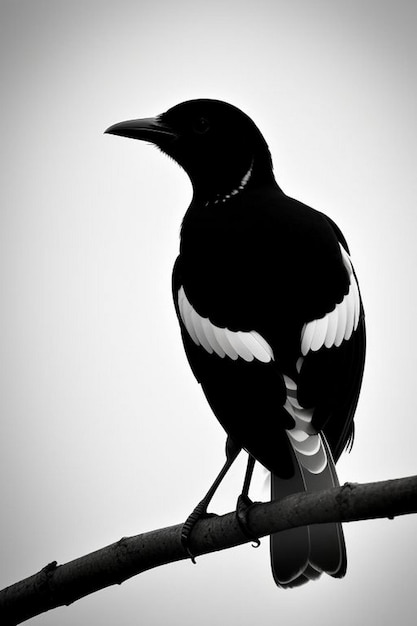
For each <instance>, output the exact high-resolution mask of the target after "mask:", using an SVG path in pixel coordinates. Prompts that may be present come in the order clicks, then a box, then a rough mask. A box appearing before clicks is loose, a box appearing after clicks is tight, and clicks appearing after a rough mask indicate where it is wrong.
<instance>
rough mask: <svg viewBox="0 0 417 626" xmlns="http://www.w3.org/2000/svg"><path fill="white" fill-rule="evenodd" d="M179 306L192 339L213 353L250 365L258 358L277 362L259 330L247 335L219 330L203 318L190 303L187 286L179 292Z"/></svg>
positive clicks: (223, 329) (206, 318)
mask: <svg viewBox="0 0 417 626" xmlns="http://www.w3.org/2000/svg"><path fill="white" fill-rule="evenodd" d="M178 307H179V311H180V316H181V319H182V321H183V323H184V326H185V328H186V329H187V332H188V334H189V335H190V337H191V339H192V340H193V341H194V343H195V344H196V345H197V346H200V345H201V346H202V347H203V348H204V349H205V350H206V351H207V352H209V353H210V354H213V352H215V353H216V354H217V355H218V356H219V357H221V358H222V359H224V357H225V356H226V355H227V356H228V357H229V358H231V359H233V360H234V361H236V360H237V359H238V358H239V357H240V358H242V359H244V360H245V361H248V362H250V361H253V360H254V359H257V360H258V361H261V362H262V363H269V362H270V361H273V360H274V354H273V352H272V348H271V346H270V345H269V344H268V342H267V341H265V339H264V338H263V337H261V335H260V334H259V333H258V332H256V330H251V331H249V332H244V331H241V330H238V331H234V330H229V329H228V328H220V327H219V326H216V325H215V324H213V323H212V322H210V320H209V319H208V317H201V315H199V314H198V313H197V311H196V310H195V309H194V307H193V306H192V305H191V304H190V302H189V301H188V298H187V296H186V295H185V291H184V287H181V288H180V289H179V290H178Z"/></svg>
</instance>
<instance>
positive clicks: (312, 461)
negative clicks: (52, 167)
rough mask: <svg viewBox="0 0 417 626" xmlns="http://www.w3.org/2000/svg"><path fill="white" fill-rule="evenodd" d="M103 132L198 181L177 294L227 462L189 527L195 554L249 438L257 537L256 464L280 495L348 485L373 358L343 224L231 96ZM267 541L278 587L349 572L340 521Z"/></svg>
mask: <svg viewBox="0 0 417 626" xmlns="http://www.w3.org/2000/svg"><path fill="white" fill-rule="evenodd" d="M106 132H107V133H110V134H114V135H121V136H124V137H131V138H135V139H141V140H144V141H147V142H150V143H152V144H154V145H156V146H157V147H158V148H159V149H160V150H161V151H162V152H163V153H165V154H167V155H168V156H170V157H171V158H173V159H174V160H175V161H176V162H177V163H178V164H179V165H180V166H181V167H182V168H183V169H184V170H185V172H186V173H187V174H188V176H189V178H190V180H191V183H192V187H193V196H192V200H191V204H190V206H189V207H188V210H187V212H186V213H185V216H184V219H183V222H182V227H181V241H180V253H179V256H178V258H177V260H176V262H175V266H174V270H173V280H172V286H173V298H174V303H175V309H176V313H177V316H178V321H179V325H180V328H181V334H182V341H183V344H184V348H185V352H186V355H187V358H188V361H189V364H190V366H191V369H192V371H193V373H194V375H195V377H196V379H197V381H198V382H199V383H200V384H201V387H202V389H203V391H204V394H205V396H206V398H207V400H208V402H209V404H210V407H211V409H212V410H213V412H214V414H215V416H216V417H217V419H218V420H219V422H220V424H221V425H222V426H223V428H224V430H225V431H226V433H227V442H226V462H225V464H224V466H223V467H222V469H221V471H220V473H219V475H218V477H217V478H216V480H215V481H214V483H213V485H212V487H211V488H210V489H209V491H208V493H207V495H206V496H205V497H204V498H203V500H202V501H201V502H200V503H199V505H197V507H196V508H195V510H194V511H193V513H192V514H191V515H190V516H189V518H188V519H187V521H186V522H185V524H184V526H183V532H182V541H183V543H184V546H185V547H186V548H187V550H188V552H189V554H190V556H193V555H192V553H191V551H190V549H189V539H190V535H191V533H192V529H193V526H194V524H195V523H196V521H197V520H198V519H199V517H201V516H203V515H205V514H206V513H207V506H208V504H209V502H210V500H211V498H212V497H213V494H214V492H215V490H216V489H217V487H218V485H219V484H220V482H221V480H222V479H223V477H224V475H225V474H226V472H227V470H228V469H229V467H230V466H231V464H232V463H233V461H234V460H235V458H236V456H237V455H238V453H239V452H240V451H241V450H242V449H243V450H245V451H246V452H247V453H248V466H247V471H246V475H245V480H244V485H243V489H242V494H241V496H240V497H239V499H238V505H237V517H238V521H239V523H240V525H241V528H242V530H243V532H244V533H245V534H247V535H248V536H249V537H250V536H251V534H250V526H249V524H248V515H247V512H248V510H249V509H250V506H251V502H252V501H251V500H250V498H249V495H248V490H249V485H250V481H251V476H252V471H253V467H254V464H255V462H256V461H257V462H259V463H260V464H261V465H263V466H264V467H265V468H266V469H267V470H269V472H270V473H271V485H272V487H271V497H272V499H274V500H275V499H280V498H283V497H285V496H287V495H290V494H292V493H296V492H304V491H308V492H312V491H313V492H314V491H317V490H321V489H326V488H329V487H333V486H337V485H338V478H337V475H336V470H335V462H336V461H337V460H338V459H339V457H340V455H341V453H342V452H343V450H344V449H345V448H346V447H349V446H351V445H352V443H353V436H354V424H353V418H354V413H355V409H356V405H357V402H358V396H359V391H360V387H361V383H362V376H363V369H364V360H365V322H364V311H363V306H362V301H361V296H360V292H359V287H358V281H357V278H356V274H355V271H354V268H353V264H352V261H351V256H350V252H349V248H348V245H347V243H346V240H345V238H344V236H343V235H342V233H341V231H340V229H339V228H338V226H337V225H336V224H335V223H334V222H333V221H332V220H331V219H330V218H329V217H327V216H326V215H324V214H323V213H322V212H319V211H317V210H315V209H312V208H310V207H308V206H306V205H305V204H303V203H302V202H299V201H297V200H295V199H293V198H291V197H289V196H287V195H286V194H285V193H284V192H283V191H282V189H281V188H280V187H279V186H278V184H277V182H276V180H275V177H274V174H273V167H272V159H271V154H270V151H269V148H268V145H267V143H266V141H265V139H264V137H263V135H262V134H261V132H260V130H259V129H258V127H257V126H256V125H255V123H254V122H253V121H252V120H251V118H250V117H248V116H247V115H246V114H245V113H243V112H242V111H241V110H240V109H238V108H236V107H235V106H232V105H230V104H227V103H225V102H222V101H218V100H211V99H198V100H190V101H187V102H183V103H181V104H178V105H176V106H174V107H172V108H170V109H169V110H168V111H166V112H165V113H162V114H161V115H159V116H157V117H153V118H146V119H139V120H129V121H125V122H120V123H118V124H114V125H113V126H111V127H110V128H108V129H107V131H106ZM270 546H271V547H270V551H271V564H272V572H273V576H274V579H275V582H276V584H277V585H278V586H280V587H283V588H288V587H296V586H299V585H302V584H304V583H306V582H307V581H309V580H314V579H316V578H318V577H319V576H320V575H321V573H322V572H326V573H327V574H329V575H331V576H333V577H336V578H341V577H342V576H344V574H345V572H346V549H345V543H344V537H343V532H342V528H341V525H340V524H333V523H332V524H330V523H328V524H322V525H312V526H305V527H302V528H295V529H290V530H286V531H283V532H280V533H276V534H273V535H272V536H271V542H270Z"/></svg>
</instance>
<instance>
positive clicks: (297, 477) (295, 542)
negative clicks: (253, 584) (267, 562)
mask: <svg viewBox="0 0 417 626" xmlns="http://www.w3.org/2000/svg"><path fill="white" fill-rule="evenodd" d="M318 436H319V437H320V448H321V449H320V452H319V453H320V454H321V455H323V454H324V455H325V462H324V463H321V465H320V468H319V469H320V471H317V469H318V468H317V467H314V465H311V466H310V468H308V467H306V465H308V463H306V462H305V461H306V460H308V457H306V456H304V455H303V454H302V453H300V452H299V451H297V449H294V448H293V449H294V457H295V458H294V460H295V473H294V476H293V477H292V478H289V479H282V478H279V477H277V476H275V475H274V474H272V476H271V491H272V493H271V496H272V499H273V500H280V499H282V498H283V497H285V496H288V495H291V494H293V493H298V492H302V491H309V492H311V491H319V490H321V489H328V488H330V487H336V486H337V485H338V484H339V481H338V479H337V474H336V470H335V466H334V462H333V458H332V455H331V452H330V450H329V446H328V444H327V441H326V438H325V436H324V435H323V434H320V435H318ZM323 465H324V467H323ZM312 470H313V471H312ZM271 565H272V573H273V576H274V580H275V582H276V584H277V585H278V586H279V587H284V588H287V587H298V586H300V585H303V584H304V583H306V582H308V581H309V580H315V579H316V578H318V577H319V576H320V575H321V574H322V572H326V573H327V574H329V575H330V576H334V577H335V578H341V577H342V576H344V575H345V573H346V549H345V541H344V537H343V531H342V527H341V525H340V524H337V523H327V524H314V525H312V526H303V527H300V528H291V529H289V530H284V531H282V532H280V533H276V534H274V535H271Z"/></svg>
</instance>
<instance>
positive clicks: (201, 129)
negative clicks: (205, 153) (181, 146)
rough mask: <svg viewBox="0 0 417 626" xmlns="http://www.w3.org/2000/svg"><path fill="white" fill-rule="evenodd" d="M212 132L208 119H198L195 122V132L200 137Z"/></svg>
mask: <svg viewBox="0 0 417 626" xmlns="http://www.w3.org/2000/svg"><path fill="white" fill-rule="evenodd" d="M208 130H210V122H209V121H208V119H207V118H206V117H198V118H197V119H195V120H194V122H193V131H194V132H195V133H197V134H198V135H204V133H206V132H207V131H208Z"/></svg>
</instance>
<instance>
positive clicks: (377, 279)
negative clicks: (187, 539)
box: [0, 0, 417, 626]
mask: <svg viewBox="0 0 417 626" xmlns="http://www.w3.org/2000/svg"><path fill="white" fill-rule="evenodd" d="M0 7H1V16H0V17H1V19H0V30H1V32H0V46H1V51H0V63H1V89H2V115H1V117H0V125H1V131H0V138H1V148H2V150H1V159H2V161H1V168H0V175H1V183H0V194H1V205H0V206H1V209H0V211H1V212H0V297H1V309H0V412H1V458H0V463H1V473H0V476H1V480H0V499H1V503H2V506H1V511H2V512H1V518H0V537H1V540H0V562H1V571H0V579H1V580H0V582H1V585H2V586H5V585H7V584H10V583H13V582H14V581H16V580H19V579H21V578H23V577H25V576H28V575H30V574H32V573H34V572H35V571H37V570H38V569H40V568H41V567H43V566H44V565H45V564H46V563H48V562H49V561H51V560H54V559H56V560H58V562H61V563H62V562H66V561H68V560H71V559H73V558H76V557H78V556H80V555H82V554H84V553H87V552H90V551H92V550H94V549H97V548H99V547H102V546H104V545H107V544H109V543H112V542H113V541H115V540H117V539H119V538H120V537H121V536H123V535H131V534H136V533H138V532H142V531H146V530H150V529H153V528H157V527H162V526H166V525H169V524H174V523H179V522H180V521H182V520H184V518H185V517H186V515H187V514H188V513H189V512H190V511H191V509H192V508H193V506H194V505H195V504H196V503H197V501H198V500H199V499H200V497H201V496H202V495H203V492H204V491H205V489H206V488H207V486H208V484H209V483H210V481H211V480H212V478H213V476H214V475H215V473H216V472H217V470H218V468H219V466H220V464H221V463H222V461H223V445H224V435H223V432H222V429H221V428H220V426H219V425H218V424H217V422H216V420H215V419H214V417H213V416H212V415H211V413H210V410H209V407H208V406H207V404H206V402H205V400H204V398H203V395H202V393H201V391H200V389H199V388H198V385H197V384H196V383H195V381H194V379H193V377H192V374H191V372H190V371H189V368H188V365H187V363H186V360H185V356H184V354H183V350H182V346H181V342H180V337H179V332H178V327H177V322H176V319H175V314H174V310H173V306H172V303H171V294H170V273H171V266H172V264H173V261H174V259H175V256H176V253H177V248H178V234H179V227H180V222H181V218H182V215H183V213H184V211H185V209H186V207H187V205H188V202H189V200H190V195H191V187H190V184H189V182H188V180H187V177H186V176H185V174H184V173H183V172H182V171H181V170H180V169H179V168H178V167H177V166H176V165H174V164H173V163H172V162H171V161H170V160H168V159H166V158H164V157H163V156H162V155H160V154H159V153H158V151H157V150H155V149H152V148H151V147H149V146H146V145H145V144H143V143H138V142H134V141H131V140H125V139H121V138H118V137H112V136H103V131H104V129H105V128H106V127H107V126H109V125H110V124H112V123H114V122H117V121H120V120H123V119H128V118H132V117H146V116H150V115H154V114H157V113H160V112H162V111H164V110H165V109H167V108H168V107H170V106H172V105H174V104H176V103H177V102H180V101H182V100H186V99H189V98H194V97H213V98H220V99H224V100H228V101H230V102H232V103H234V104H236V105H237V106H239V107H241V108H243V109H244V110H245V111H246V112H247V113H248V114H249V115H251V116H252V117H253V118H254V119H255V121H256V123H257V124H258V125H259V127H260V128H261V129H262V131H263V133H264V134H265V136H266V138H267V141H268V143H269V145H270V148H271V151H272V154H273V158H274V164H275V172H276V175H277V179H278V181H279V183H280V185H281V186H282V187H283V189H284V190H285V191H286V192H287V193H288V194H289V195H293V196H295V197H297V198H299V199H300V200H303V201H305V202H307V203H308V204H310V205H312V206H314V207H316V208H318V209H320V210H323V211H325V212H327V213H328V214H329V215H330V216H331V217H332V218H333V219H334V220H335V221H336V222H337V223H338V224H339V226H340V227H341V228H342V230H343V231H344V233H345V235H346V237H347V238H348V241H349V243H350V246H351V252H352V257H353V260H354V263H355V267H356V269H357V272H358V275H359V279H360V283H361V287H362V292H363V296H364V301H365V305H366V312H367V320H368V335H369V348H368V360H367V370H366V377H365V383H364V387H363V393H362V396H361V401H360V405H359V409H358V412H357V420H356V422H357V436H356V443H355V446H354V449H353V452H352V453H351V454H350V455H345V456H344V457H343V459H342V460H341V461H340V463H339V475H340V479H341V481H342V482H344V481H346V480H350V481H360V482H362V481H372V480H380V479H386V478H394V477H400V476H405V475H410V474H413V473H415V472H416V462H415V459H416V437H417V425H416V424H417V420H416V415H415V411H416V410H415V388H416V379H417V377H416V374H415V369H416V368H415V354H416V341H417V338H416V332H415V326H416V318H417V311H416V298H415V289H414V285H415V281H416V250H415V237H416V235H415V233H416V208H415V197H416V174H415V168H416V139H417V137H416V116H415V111H416V81H415V77H416V49H417V44H416V39H415V25H416V13H417V11H416V8H415V7H416V5H415V3H413V2H404V1H398V0H396V1H395V2H381V1H366V2H363V1H361V2H357V1H352V2H338V1H315V2H310V1H307V0H292V1H291V2H283V1H277V0H275V1H271V2H267V1H263V0H258V1H257V2H256V3H255V2H253V3H250V2H246V3H245V2H227V1H223V2H217V1H216V0H212V1H211V2H207V1H206V0H205V1H204V2H199V1H196V0H194V1H192V2H191V1H190V2H186V1H184V0H180V1H178V2H162V1H158V0H152V1H149V2H129V1H127V0H119V1H118V2H106V1H102V2H98V1H87V2H86V1H82V2H81V1H73V2H71V3H69V2H63V1H60V0H55V1H54V2H52V1H46V0H36V1H33V0H32V1H24V0H16V1H14V2H11V1H5V0H2V2H1V5H0ZM244 462H245V459H244V458H243V455H242V459H241V460H240V462H239V463H238V464H237V465H236V467H235V468H234V470H233V472H232V473H231V475H230V477H229V478H228V480H227V481H226V482H225V484H224V486H223V488H222V490H221V492H220V493H219V495H218V497H217V498H216V502H215V503H214V507H213V508H214V509H216V510H217V511H219V512H220V511H224V512H225V511H229V510H231V509H232V508H233V506H234V503H235V497H236V495H237V493H238V490H239V488H240V486H241V478H242V475H243V468H244ZM252 495H253V497H254V498H258V499H260V498H263V499H266V498H267V497H268V492H267V489H266V487H265V476H264V473H263V472H262V471H259V472H258V474H257V477H256V482H255V488H254V491H253V493H252ZM345 533H346V540H347V545H348V554H349V569H348V574H347V577H346V578H345V579H344V580H343V581H342V582H341V581H335V580H333V579H330V578H328V577H325V578H322V580H321V581H320V582H317V583H312V584H310V585H308V586H306V587H305V588H302V589H300V590H296V591H289V592H283V591H280V590H278V589H276V588H275V586H274V584H273V582H272V578H271V575H270V571H269V564H268V542H267V541H266V540H265V541H263V544H262V547H261V548H260V549H259V550H253V549H252V548H251V547H250V546H244V547H241V548H237V549H234V550H229V551H225V552H222V553H218V554H214V555H210V556H207V557H203V558H200V559H198V565H197V566H195V567H194V566H192V565H191V564H190V563H189V562H182V563H178V564H173V565H169V566H165V567H162V568H159V569H157V570H155V571H151V572H148V573H145V574H143V575H142V576H140V577H138V578H134V579H133V580H130V581H129V582H127V583H125V584H124V585H122V586H121V587H114V588H110V589H107V590H105V591H102V592H99V593H97V594H95V595H94V596H90V597H88V598H86V599H83V600H81V601H80V602H78V603H76V604H75V605H73V606H71V607H70V608H62V609H58V610H56V611H54V612H51V613H49V614H47V615H43V616H40V617H39V618H36V619H34V620H33V622H32V623H33V624H39V625H42V626H44V625H45V626H46V625H49V624H60V625H61V626H66V625H70V624H71V625H72V624H77V625H81V624H90V623H91V622H92V621H93V623H100V624H118V625H119V626H124V625H133V624H146V625H149V626H153V625H158V626H159V625H163V624H171V625H176V624H183V625H191V624H196V623H197V624H202V625H208V624H213V623H214V624H224V623H239V624H240V625H241V626H249V625H251V624H253V623H254V622H256V623H259V624H262V625H265V626H270V625H275V624H277V623H285V624H286V625H287V626H296V625H299V624H302V623H309V624H310V625H311V626H313V625H316V624H317V625H318V624H320V625H321V626H328V625H331V624H334V623H338V624H339V625H340V626H344V625H347V624H353V623H356V624H364V623H366V624H369V625H374V624H381V623H384V624H392V623H394V621H399V622H400V623H401V624H405V625H408V624H413V623H414V620H413V609H414V605H415V581H414V578H415V554H416V548H417V539H416V532H415V518H414V517H412V516H409V517H407V518H400V519H396V520H395V521H385V520H384V521H382V520H381V521H375V522H373V521H371V522H362V523H354V524H349V525H345Z"/></svg>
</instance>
